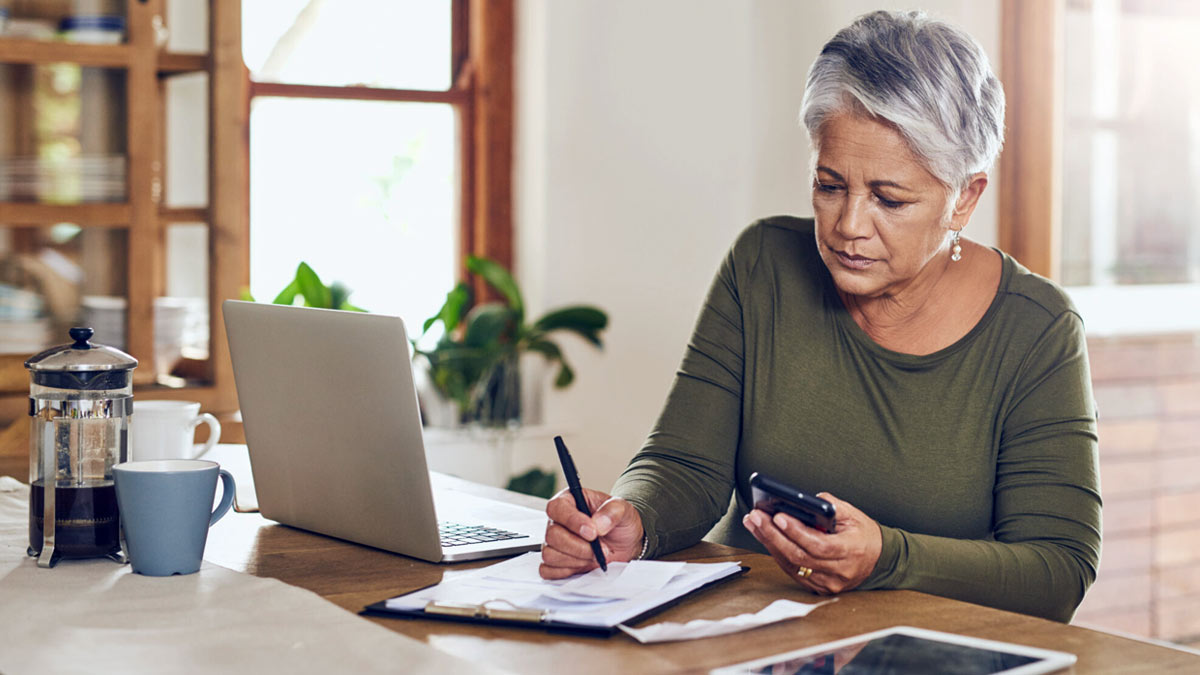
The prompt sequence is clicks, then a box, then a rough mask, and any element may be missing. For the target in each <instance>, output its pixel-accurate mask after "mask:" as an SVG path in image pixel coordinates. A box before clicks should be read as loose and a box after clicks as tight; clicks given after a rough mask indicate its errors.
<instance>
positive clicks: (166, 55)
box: [158, 52, 209, 75]
mask: <svg viewBox="0 0 1200 675" xmlns="http://www.w3.org/2000/svg"><path fill="white" fill-rule="evenodd" d="M208 66H209V58H208V54H178V53H173V52H162V53H161V54H159V55H158V73H159V75H175V74H178V73H203V72H206V71H207V70H208Z"/></svg>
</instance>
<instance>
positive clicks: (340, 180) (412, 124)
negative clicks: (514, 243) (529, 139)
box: [242, 0, 512, 332]
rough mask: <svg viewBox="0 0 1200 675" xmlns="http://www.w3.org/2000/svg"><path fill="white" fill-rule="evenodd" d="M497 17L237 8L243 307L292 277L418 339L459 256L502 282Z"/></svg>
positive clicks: (439, 4) (503, 156) (507, 97)
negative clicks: (244, 191) (244, 208)
mask: <svg viewBox="0 0 1200 675" xmlns="http://www.w3.org/2000/svg"><path fill="white" fill-rule="evenodd" d="M511 15H512V6H511V3H510V2H468V1H467V0H406V1H403V2H400V1H396V0H286V1H284V0H244V2H243V13H242V17H243V25H242V30H243V32H242V48H243V54H244V56H245V60H246V65H247V67H248V68H249V69H250V72H251V85H250V96H251V100H250V118H249V135H250V143H249V151H250V287H251V292H252V293H253V294H254V295H255V297H256V298H258V299H259V300H269V299H270V298H272V297H274V295H275V294H276V293H277V292H278V291H280V290H281V289H282V288H283V287H284V286H286V285H287V283H288V282H289V281H290V280H291V278H292V275H293V274H294V273H295V270H296V266H297V265H298V264H299V263H300V262H301V261H305V262H308V263H309V264H310V265H311V266H312V267H313V268H314V269H315V270H316V271H317V273H318V274H319V275H321V277H322V279H323V280H324V281H325V282H326V283H330V282H332V281H341V282H343V283H345V284H346V285H347V286H349V287H350V288H351V289H352V290H353V295H352V296H351V301H352V302H353V303H354V304H356V305H358V306H360V307H364V308H366V309H368V310H370V311H373V312H379V313H387V314H396V315H399V316H401V317H403V318H404V319H405V321H406V322H407V323H408V325H409V330H410V332H416V331H417V330H419V325H420V321H422V320H423V319H424V318H426V317H428V316H430V315H432V314H433V313H434V312H435V311H436V310H437V308H438V307H439V306H440V305H441V303H442V301H443V300H444V298H445V293H446V291H447V290H449V289H450V288H451V287H452V285H453V283H454V281H455V279H456V278H457V277H459V276H461V272H460V270H461V269H462V258H463V254H465V253H473V254H477V255H487V256H489V257H492V258H494V259H497V260H498V261H500V262H501V263H503V264H505V265H506V266H511V264H512V260H511V225H510V223H509V220H508V218H509V216H508V213H509V201H510V199H511V198H510V195H509V192H510V190H509V186H508V180H509V177H508V173H509V171H510V169H509V168H508V167H509V165H510V164H511V132H509V131H507V129H508V128H510V126H511V49H512V17H511ZM476 204H480V205H481V208H479V209H476V208H475V205H476Z"/></svg>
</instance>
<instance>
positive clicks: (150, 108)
mask: <svg viewBox="0 0 1200 675" xmlns="http://www.w3.org/2000/svg"><path fill="white" fill-rule="evenodd" d="M128 11H129V16H128V21H129V45H128V46H129V48H130V49H131V50H132V54H133V58H132V59H131V60H130V63H129V71H128V74H127V78H128V79H127V80H126V87H125V88H126V94H127V96H126V111H127V115H128V118H127V120H126V122H127V124H128V127H127V130H126V138H127V139H128V140H127V143H128V154H129V205H130V208H131V209H132V212H131V214H130V223H129V241H128V252H129V255H128V258H127V262H128V265H127V268H126V275H127V276H126V279H127V292H128V297H129V305H128V308H129V309H128V314H127V316H126V322H127V323H126V333H125V335H126V338H125V344H126V351H128V352H129V353H130V354H132V355H133V356H134V357H135V358H137V360H138V362H139V363H138V368H137V370H135V371H134V374H133V378H134V383H135V384H146V383H152V382H154V380H155V365H154V299H155V298H157V297H158V296H160V295H162V294H163V291H164V290H165V289H164V287H165V269H164V268H165V263H164V259H165V257H166V241H165V237H164V233H163V229H162V226H161V224H160V223H159V222H158V207H159V204H160V202H161V200H162V188H163V185H162V160H161V158H162V157H163V153H162V143H163V130H162V128H161V122H162V117H161V107H162V101H161V96H160V93H159V86H158V80H157V78H158V72H157V63H158V58H157V57H158V43H157V41H156V37H155V36H156V32H157V31H156V30H155V25H156V23H157V22H156V18H157V19H158V20H161V18H162V16H163V12H164V7H163V0H146V1H144V2H131V3H129V4H128Z"/></svg>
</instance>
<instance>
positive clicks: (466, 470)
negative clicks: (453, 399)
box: [425, 426, 562, 487]
mask: <svg viewBox="0 0 1200 675" xmlns="http://www.w3.org/2000/svg"><path fill="white" fill-rule="evenodd" d="M554 436H555V433H554V431H552V430H551V429H549V428H547V427H541V426H528V427H517V428H514V429H494V428H486V427H460V428H457V429H439V428H433V427H426V428H425V460H426V462H427V463H428V464H429V469H430V470H431V471H438V472H440V473H448V474H450V475H452V476H458V477H459V478H464V479H466V480H469V481H473V482H476V483H482V484H484V485H492V486H496V487H504V486H505V485H506V484H508V479H509V478H511V477H513V476H515V475H517V474H521V473H524V472H526V471H528V470H529V469H532V468H539V469H542V470H543V471H550V472H553V473H556V474H557V473H559V469H558V455H557V454H556V453H555V450H554ZM559 483H562V481H561V479H560V480H559Z"/></svg>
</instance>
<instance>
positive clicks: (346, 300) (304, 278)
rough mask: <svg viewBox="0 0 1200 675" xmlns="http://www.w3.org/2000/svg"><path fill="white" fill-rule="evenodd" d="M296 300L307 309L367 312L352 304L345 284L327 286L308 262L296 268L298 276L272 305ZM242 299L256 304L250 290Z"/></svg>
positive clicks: (246, 291)
mask: <svg viewBox="0 0 1200 675" xmlns="http://www.w3.org/2000/svg"><path fill="white" fill-rule="evenodd" d="M296 298H300V299H301V300H303V301H304V306H305V307H318V308H321V309H344V310H347V311H351V312H363V311H366V310H364V309H362V308H361V307H355V306H354V305H352V304H350V289H349V288H347V287H346V285H345V284H343V283H342V282H340V281H335V282H333V283H332V284H330V285H328V286H326V285H325V282H323V281H321V277H319V276H317V273H316V272H314V271H313V268H312V267H311V266H309V264H308V263H306V262H301V263H300V264H299V265H298V266H297V267H296V276H295V277H294V278H293V279H292V280H291V282H289V283H288V285H287V286H285V287H284V289H283V290H282V291H280V292H279V295H276V296H275V299H274V300H272V301H271V304H273V305H294V304H296ZM242 299H243V300H249V301H250V302H255V300H254V296H252V295H250V290H249V289H246V290H243V291H242Z"/></svg>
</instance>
